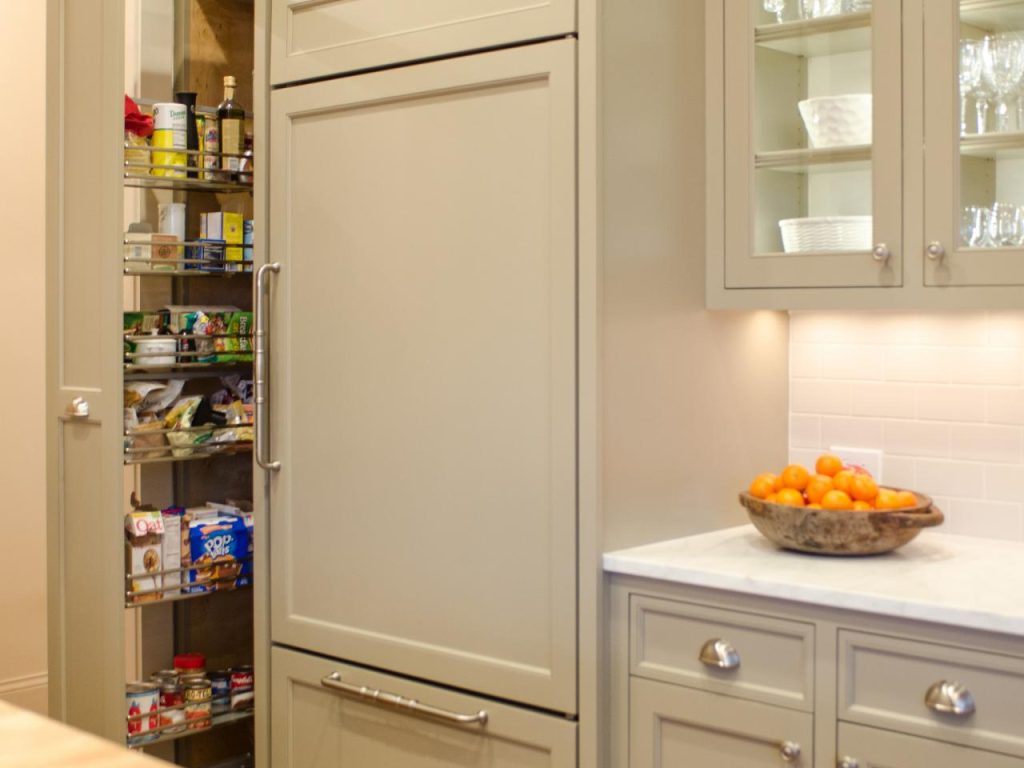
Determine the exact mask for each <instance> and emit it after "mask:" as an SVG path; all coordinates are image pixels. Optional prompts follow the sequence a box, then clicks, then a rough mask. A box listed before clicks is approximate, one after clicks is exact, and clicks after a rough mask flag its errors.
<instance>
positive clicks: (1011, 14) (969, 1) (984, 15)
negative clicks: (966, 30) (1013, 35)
mask: <svg viewBox="0 0 1024 768" xmlns="http://www.w3.org/2000/svg"><path fill="white" fill-rule="evenodd" d="M960 23H961V24H966V25H968V26H971V27H977V28H978V29H982V30H985V31H986V32H1016V31H1018V30H1021V29H1024V5H1021V3H1020V0H961V2H960Z"/></svg>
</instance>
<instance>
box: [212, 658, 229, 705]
mask: <svg viewBox="0 0 1024 768" xmlns="http://www.w3.org/2000/svg"><path fill="white" fill-rule="evenodd" d="M210 688H211V692H212V695H213V698H212V701H211V705H210V712H212V713H213V714H215V715H218V714H222V713H224V712H230V711H231V670H229V669H221V670H218V671H216V672H211V673H210Z"/></svg>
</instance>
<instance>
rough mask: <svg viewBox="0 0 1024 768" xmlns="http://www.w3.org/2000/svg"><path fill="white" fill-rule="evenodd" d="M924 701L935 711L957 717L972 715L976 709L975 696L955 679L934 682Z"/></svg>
mask: <svg viewBox="0 0 1024 768" xmlns="http://www.w3.org/2000/svg"><path fill="white" fill-rule="evenodd" d="M924 703H925V706H926V707H928V709H930V710H932V711H933V712H940V713H941V714H944V715H954V716H955V717H970V716H971V715H973V714H974V711H975V709H976V707H975V704H974V696H973V695H972V694H971V692H970V691H969V690H967V686H966V685H964V684H963V683H958V682H956V681H955V680H939V682H937V683H932V685H931V687H930V688H929V689H928V691H927V692H926V693H925V695H924Z"/></svg>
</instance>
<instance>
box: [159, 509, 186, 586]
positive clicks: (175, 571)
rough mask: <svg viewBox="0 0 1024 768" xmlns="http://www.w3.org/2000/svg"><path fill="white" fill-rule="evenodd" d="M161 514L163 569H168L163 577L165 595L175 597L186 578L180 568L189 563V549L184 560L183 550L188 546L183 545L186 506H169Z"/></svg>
mask: <svg viewBox="0 0 1024 768" xmlns="http://www.w3.org/2000/svg"><path fill="white" fill-rule="evenodd" d="M160 516H161V517H162V518H163V522H164V539H163V555H164V567H163V570H164V571H167V573H164V578H163V588H164V597H173V596H174V595H179V594H181V589H180V587H181V583H182V581H183V580H184V579H183V578H182V577H183V576H184V572H183V571H182V570H180V569H181V568H184V567H186V566H187V565H188V560H187V554H188V553H187V551H186V553H185V554H186V559H185V561H184V562H182V552H183V550H185V549H186V547H183V546H182V543H183V541H182V522H183V521H184V519H185V508H184V507H168V508H167V509H164V510H161V511H160ZM186 532H187V531H186ZM184 543H185V544H187V543H188V537H187V536H186V537H185V539H184Z"/></svg>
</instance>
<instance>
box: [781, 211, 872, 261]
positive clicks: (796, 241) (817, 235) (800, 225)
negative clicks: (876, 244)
mask: <svg viewBox="0 0 1024 768" xmlns="http://www.w3.org/2000/svg"><path fill="white" fill-rule="evenodd" d="M779 230H780V231H781V233H782V250H783V251H785V252H786V253H816V252H822V251H870V250H871V231H872V223H871V217H870V216H809V217H805V218H801V219H783V220H782V221H780V222H779Z"/></svg>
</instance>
